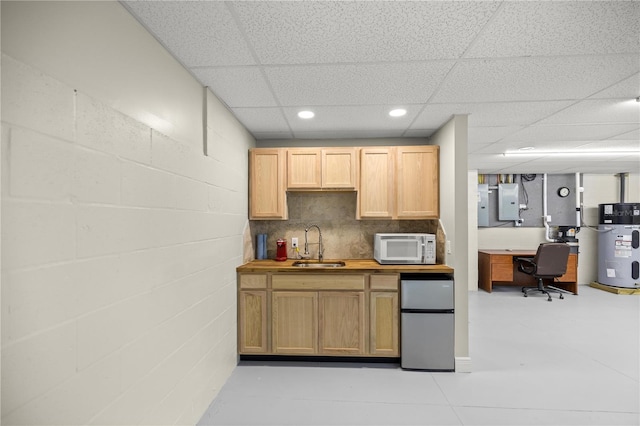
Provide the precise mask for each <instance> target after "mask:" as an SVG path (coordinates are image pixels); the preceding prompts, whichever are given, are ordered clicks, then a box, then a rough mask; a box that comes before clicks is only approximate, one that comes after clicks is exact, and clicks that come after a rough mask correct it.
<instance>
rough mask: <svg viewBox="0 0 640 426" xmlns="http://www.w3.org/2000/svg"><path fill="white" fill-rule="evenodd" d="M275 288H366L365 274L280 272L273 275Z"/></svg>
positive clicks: (272, 286)
mask: <svg viewBox="0 0 640 426" xmlns="http://www.w3.org/2000/svg"><path fill="white" fill-rule="evenodd" d="M271 288H273V289H274V290H364V275H357V274H354V275H350V274H349V275H347V274H326V275H325V274H280V275H273V276H272V277H271Z"/></svg>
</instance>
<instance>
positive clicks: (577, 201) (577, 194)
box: [576, 173, 582, 229]
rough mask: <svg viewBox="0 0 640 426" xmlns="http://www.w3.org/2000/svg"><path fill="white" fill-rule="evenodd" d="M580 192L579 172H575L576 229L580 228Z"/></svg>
mask: <svg viewBox="0 0 640 426" xmlns="http://www.w3.org/2000/svg"><path fill="white" fill-rule="evenodd" d="M581 193H582V187H581V186H580V173H576V229H580V224H581V223H580V222H581V220H580V218H581V216H582V215H581V214H580V210H581V208H582V203H581V200H580V198H581Z"/></svg>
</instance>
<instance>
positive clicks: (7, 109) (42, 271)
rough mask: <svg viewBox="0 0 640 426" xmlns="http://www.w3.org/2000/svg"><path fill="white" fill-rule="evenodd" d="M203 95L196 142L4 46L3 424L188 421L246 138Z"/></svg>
mask: <svg viewBox="0 0 640 426" xmlns="http://www.w3.org/2000/svg"><path fill="white" fill-rule="evenodd" d="M198 101H199V102H202V101H201V99H199V100H198ZM208 102H209V103H210V104H211V105H212V107H211V108H209V111H210V112H209V114H210V117H209V119H210V120H209V121H211V122H222V123H224V126H216V127H215V130H214V129H212V128H209V129H208V133H209V137H208V139H209V140H210V141H214V142H212V143H215V146H211V147H210V150H209V151H210V152H212V153H213V154H214V155H210V156H205V155H204V154H203V147H202V146H198V145H197V144H194V143H192V141H189V142H185V141H179V140H175V139H173V138H171V137H168V136H166V135H163V134H162V133H160V132H158V131H156V130H154V129H152V128H150V127H148V126H146V125H144V124H142V123H140V122H138V121H136V120H134V119H132V118H130V117H128V116H126V115H124V114H122V113H120V112H118V111H116V110H115V109H113V108H112V107H110V106H108V105H106V104H104V103H102V102H101V101H99V100H97V99H94V98H92V97H91V96H89V95H87V94H85V93H83V92H81V91H76V90H74V88H72V87H69V86H67V85H66V84H63V83H61V82H60V81H58V80H56V79H54V78H52V77H50V76H49V75H47V74H45V73H43V72H40V71H39V70H37V69H35V68H32V67H30V66H28V65H26V64H24V63H21V62H20V61H17V60H15V59H13V58H12V57H10V56H7V55H3V57H2V130H1V140H2V216H1V218H2V297H1V303H2V323H1V324H2V424H65V425H71V424H109V425H116V424H122V425H133V424H194V423H196V422H197V421H198V419H199V418H200V416H201V415H202V413H203V412H204V410H205V409H206V408H207V406H208V404H209V403H210V402H211V400H212V399H213V398H214V396H215V395H216V394H217V392H218V390H219V389H220V387H221V386H222V385H223V384H224V382H225V380H226V378H227V377H228V375H229V374H230V372H231V371H232V369H233V368H234V366H235V365H236V362H237V357H236V290H235V267H236V266H238V265H239V264H241V263H242V233H243V230H244V229H245V227H246V225H247V199H248V197H247V149H248V148H249V147H250V146H251V145H253V144H254V141H253V139H252V138H251V137H249V136H248V134H247V133H246V131H244V130H243V128H242V126H241V125H240V124H239V123H237V121H235V120H234V119H233V118H232V117H230V115H228V111H226V109H225V108H224V107H223V106H222V105H220V104H219V101H217V100H216V99H215V98H214V97H211V98H210V99H209V101H208Z"/></svg>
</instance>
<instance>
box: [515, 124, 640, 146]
mask: <svg viewBox="0 0 640 426" xmlns="http://www.w3.org/2000/svg"><path fill="white" fill-rule="evenodd" d="M635 128H637V126H636V125H633V124H600V125H596V124H588V125H587V124H585V125H575V126H563V125H549V126H531V127H527V128H525V129H522V130H520V131H519V132H516V133H514V134H512V135H510V136H508V137H507V138H505V140H504V141H505V142H525V143H532V144H533V143H536V142H538V143H539V142H541V141H544V142H569V141H584V143H587V142H588V141H597V140H602V139H607V138H610V137H612V136H616V135H619V134H621V133H625V132H630V131H632V130H634V129H635Z"/></svg>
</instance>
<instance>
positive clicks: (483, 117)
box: [412, 101, 572, 128]
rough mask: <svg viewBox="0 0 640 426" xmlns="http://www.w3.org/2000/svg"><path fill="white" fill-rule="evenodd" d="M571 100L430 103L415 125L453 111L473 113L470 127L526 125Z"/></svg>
mask: <svg viewBox="0 0 640 426" xmlns="http://www.w3.org/2000/svg"><path fill="white" fill-rule="evenodd" d="M571 103H572V102H571V101H537V102H495V103H489V102H481V103H457V104H429V105H427V106H426V107H425V108H424V109H423V110H422V112H421V113H420V115H419V116H418V118H417V119H416V121H415V122H414V123H413V125H412V128H413V127H414V126H415V127H416V128H425V127H429V125H433V124H434V123H440V125H442V123H443V122H445V121H446V120H448V119H449V118H450V117H451V114H469V126H470V127H486V126H526V125H529V124H532V123H535V122H537V121H538V120H540V119H542V118H544V117H547V116H549V115H550V114H553V113H555V112H556V111H559V110H561V109H563V108H566V107H567V106H569V105H571Z"/></svg>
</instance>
